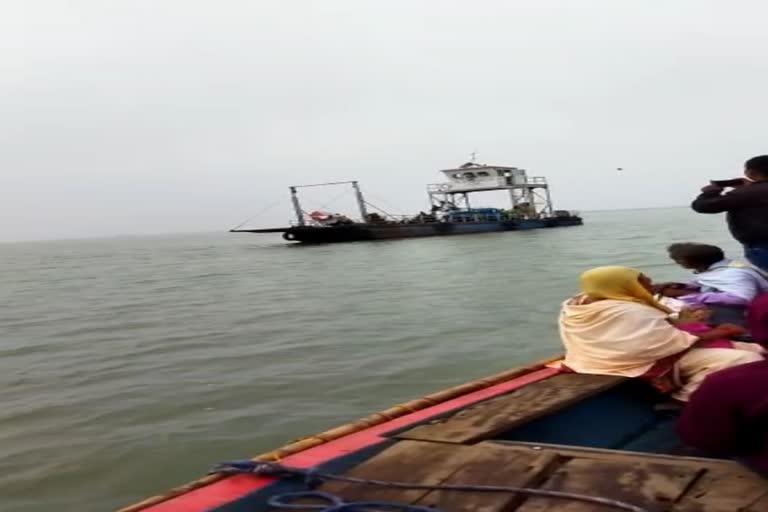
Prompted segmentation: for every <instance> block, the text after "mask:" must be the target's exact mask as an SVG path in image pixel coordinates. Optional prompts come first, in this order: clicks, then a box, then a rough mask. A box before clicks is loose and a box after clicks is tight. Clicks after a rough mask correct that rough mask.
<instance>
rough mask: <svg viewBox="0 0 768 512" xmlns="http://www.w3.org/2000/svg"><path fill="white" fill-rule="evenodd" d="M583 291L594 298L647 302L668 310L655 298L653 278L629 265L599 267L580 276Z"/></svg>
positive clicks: (657, 307) (652, 305)
mask: <svg viewBox="0 0 768 512" xmlns="http://www.w3.org/2000/svg"><path fill="white" fill-rule="evenodd" d="M580 281H581V291H582V292H583V293H584V294H586V295H587V296H588V297H589V298H591V299H594V300H603V299H612V300H624V301H628V302H639V303H643V304H647V305H649V306H651V307H654V308H656V309H660V310H662V311H665V312H668V310H667V308H665V307H664V306H662V305H661V304H659V303H658V302H657V301H656V299H654V298H653V292H652V286H653V282H652V281H651V279H650V278H649V277H648V276H646V275H645V274H643V273H642V272H640V271H639V270H637V269H634V268H629V267H597V268H593V269H592V270H587V271H586V272H584V273H583V274H581V277H580Z"/></svg>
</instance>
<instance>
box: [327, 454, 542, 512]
mask: <svg viewBox="0 0 768 512" xmlns="http://www.w3.org/2000/svg"><path fill="white" fill-rule="evenodd" d="M500 448H501V449H500ZM556 458H557V455H555V454H551V453H549V454H543V453H535V452H530V451H525V450H520V449H517V448H506V447H498V446H492V445H478V446H456V445H448V444H440V443H422V442H414V441H402V442H400V443H398V444H396V445H395V446H393V447H392V448H389V449H388V450H385V451H384V452H382V453H380V454H379V455H377V456H376V457H374V458H372V459H370V460H369V461H366V462H364V463H363V464H360V465H359V466H357V467H355V468H353V469H352V470H351V471H349V472H348V473H347V475H349V476H356V477H361V478H369V479H379V480H389V481H398V482H408V483H419V484H428V485H437V484H467V485H470V484H474V485H510V486H527V485H533V484H535V483H537V482H536V481H537V479H539V480H540V479H543V478H545V477H546V474H548V473H549V471H550V467H551V466H552V464H554V463H555V459H556ZM322 490H323V491H327V492H332V493H334V494H337V495H339V496H341V497H343V498H344V500H345V501H363V500H365V501H370V500H375V501H378V500H382V501H395V502H401V503H402V502H405V503H417V504H421V505H425V506H426V505H430V506H437V507H438V508H441V509H442V510H450V511H452V512H453V511H469V510H478V511H483V512H494V511H499V512H500V511H502V510H507V509H508V507H509V505H510V504H511V503H512V502H513V501H514V500H515V499H516V498H517V497H516V496H515V495H514V494H513V493H493V494H491V493H465V492H458V491H430V490H417V489H408V490H406V489H391V488H386V487H380V486H372V485H364V484H349V483H343V482H330V483H328V484H326V485H324V486H323V487H322Z"/></svg>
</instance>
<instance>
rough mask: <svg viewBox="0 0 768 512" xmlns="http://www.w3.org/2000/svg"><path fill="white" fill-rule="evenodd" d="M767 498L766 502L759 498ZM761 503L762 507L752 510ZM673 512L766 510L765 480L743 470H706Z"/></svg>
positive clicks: (766, 484) (674, 507) (767, 504)
mask: <svg viewBox="0 0 768 512" xmlns="http://www.w3.org/2000/svg"><path fill="white" fill-rule="evenodd" d="M763 497H766V499H765V500H761V498H763ZM760 501H762V505H761V506H759V507H758V508H754V507H755V506H757V505H759V502H760ZM671 510H672V511H674V512H735V511H738V510H748V511H752V510H754V511H755V512H757V511H758V510H759V511H760V512H765V511H766V510H768V481H767V480H765V479H764V478H762V477H760V476H758V475H756V474H754V473H752V472H751V471H749V470H748V469H746V468H744V467H738V468H736V469H734V470H729V471H726V470H724V469H723V468H722V467H721V468H715V469H708V470H707V471H706V473H704V475H702V477H701V478H699V479H698V480H697V481H696V483H695V484H694V485H693V487H691V488H690V489H689V490H688V492H686V493H685V495H684V496H683V497H682V498H681V499H680V501H679V502H678V503H676V504H675V506H673V507H672V509H671Z"/></svg>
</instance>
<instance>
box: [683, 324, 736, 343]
mask: <svg viewBox="0 0 768 512" xmlns="http://www.w3.org/2000/svg"><path fill="white" fill-rule="evenodd" d="M746 332H747V330H746V329H745V328H744V327H742V326H740V325H736V324H722V325H718V326H717V327H715V328H714V329H712V330H709V331H707V332H702V333H696V334H695V336H696V337H697V338H698V339H699V341H710V340H719V339H729V338H731V337H733V336H741V335H743V334H745V333H746Z"/></svg>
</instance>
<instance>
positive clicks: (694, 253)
mask: <svg viewBox="0 0 768 512" xmlns="http://www.w3.org/2000/svg"><path fill="white" fill-rule="evenodd" d="M667 251H668V252H669V257H670V258H672V259H673V260H676V261H685V262H686V263H687V264H689V265H691V266H693V267H696V268H709V267H710V266H712V265H714V264H715V263H717V262H718V261H722V260H723V259H724V258H725V253H724V252H723V250H722V249H721V248H719V247H717V246H716V245H707V244H695V243H691V242H689V243H684V244H672V245H670V246H669V247H667Z"/></svg>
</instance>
